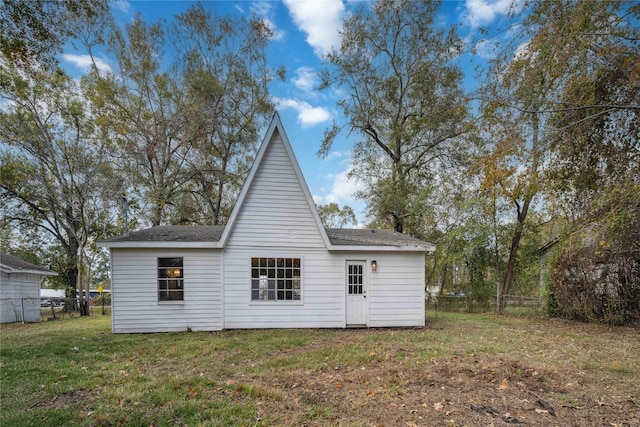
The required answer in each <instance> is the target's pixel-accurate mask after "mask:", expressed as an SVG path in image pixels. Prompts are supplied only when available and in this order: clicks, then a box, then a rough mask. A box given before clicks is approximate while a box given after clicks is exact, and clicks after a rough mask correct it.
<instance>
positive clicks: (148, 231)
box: [104, 225, 224, 242]
mask: <svg viewBox="0 0 640 427" xmlns="http://www.w3.org/2000/svg"><path fill="white" fill-rule="evenodd" d="M223 230H224V227H223V226H217V225H214V226H204V225H161V226H157V227H151V228H145V229H144V230H139V231H132V232H131V233H129V234H125V235H122V236H118V237H113V238H111V239H105V240H104V241H105V242H217V241H219V240H220V236H221V235H222V231H223Z"/></svg>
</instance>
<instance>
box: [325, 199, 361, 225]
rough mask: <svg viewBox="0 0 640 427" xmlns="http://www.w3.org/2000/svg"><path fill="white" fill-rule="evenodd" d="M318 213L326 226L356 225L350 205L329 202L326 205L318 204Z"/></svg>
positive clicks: (356, 221) (354, 215)
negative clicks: (341, 205)
mask: <svg viewBox="0 0 640 427" xmlns="http://www.w3.org/2000/svg"><path fill="white" fill-rule="evenodd" d="M317 208H318V214H319V215H320V219H321V220H322V224H324V226H325V227H327V228H346V227H347V226H348V225H354V226H355V225H358V220H357V219H356V214H355V213H354V212H353V209H352V208H351V206H347V205H345V206H343V207H342V208H341V207H340V205H338V204H337V203H329V204H327V205H318V206H317Z"/></svg>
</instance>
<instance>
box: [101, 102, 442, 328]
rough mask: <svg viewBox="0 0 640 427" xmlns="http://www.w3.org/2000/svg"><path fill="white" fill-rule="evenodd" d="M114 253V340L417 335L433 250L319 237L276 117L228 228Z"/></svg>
mask: <svg viewBox="0 0 640 427" xmlns="http://www.w3.org/2000/svg"><path fill="white" fill-rule="evenodd" d="M100 245H101V246H104V247H108V248H110V252H111V273H112V319H113V320H112V321H113V331H114V332H115V333H119V332H160V331H183V330H221V329H230V328H305V327H306V328H344V327H352V326H358V327H385V326H423V325H424V257H425V252H426V251H432V250H433V249H434V248H433V246H432V245H431V244H428V243H426V242H423V241H421V240H418V239H415V238H412V237H410V236H406V235H403V234H398V233H394V232H393V231H389V230H363V229H355V230H347V229H325V228H324V227H323V225H322V222H321V221H320V217H319V216H318V212H317V210H316V207H315V204H314V203H313V199H312V197H311V194H310V192H309V189H308V187H307V185H306V182H305V180H304V177H303V176H302V172H301V171H300V167H299V165H298V163H297V161H296V159H295V155H294V153H293V149H292V147H291V144H290V142H289V140H288V138H287V136H286V134H285V132H284V129H283V127H282V123H281V121H280V118H279V116H278V115H277V114H276V115H275V116H274V119H273V120H272V123H271V125H270V127H269V129H268V130H267V133H266V136H265V138H264V140H263V143H262V145H261V147H260V150H259V151H258V154H257V157H256V160H255V162H254V165H253V167H252V169H251V171H250V173H249V176H248V178H247V180H246V182H245V184H244V187H243V189H242V191H241V193H240V196H239V198H238V201H237V202H236V205H235V208H234V210H233V212H232V214H231V217H230V220H229V222H228V223H227V225H226V226H225V227H203V226H164V227H153V228H150V229H145V230H141V231H137V232H132V233H130V234H128V235H125V236H119V237H116V238H113V239H109V240H105V241H102V242H100Z"/></svg>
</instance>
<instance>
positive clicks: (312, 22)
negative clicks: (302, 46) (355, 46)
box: [284, 0, 344, 57]
mask: <svg viewBox="0 0 640 427" xmlns="http://www.w3.org/2000/svg"><path fill="white" fill-rule="evenodd" d="M284 4H285V5H286V6H287V7H288V8H289V14H290V15H291V17H292V18H293V22H294V23H295V24H296V25H297V26H298V28H299V29H300V30H301V31H304V32H305V33H307V43H308V44H309V45H310V46H311V47H312V48H313V50H314V52H315V54H316V55H317V56H319V57H322V56H323V55H324V54H326V53H328V52H329V51H330V50H331V48H332V47H335V48H338V47H340V34H339V33H338V29H339V28H341V27H342V15H343V14H344V4H343V3H342V0H325V1H301V0H284Z"/></svg>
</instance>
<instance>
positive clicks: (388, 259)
mask: <svg viewBox="0 0 640 427" xmlns="http://www.w3.org/2000/svg"><path fill="white" fill-rule="evenodd" d="M369 256H370V254H369ZM375 260H376V261H377V264H378V268H377V271H375V272H370V273H369V276H368V277H369V292H368V294H367V300H368V303H369V326H371V327H382V326H424V324H425V307H424V305H425V290H424V286H425V284H424V253H415V252H414V253H406V252H405V253H385V254H376V255H375ZM369 265H370V263H369Z"/></svg>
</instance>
